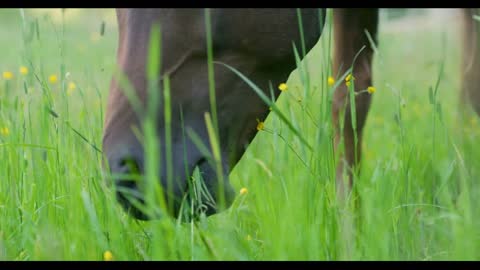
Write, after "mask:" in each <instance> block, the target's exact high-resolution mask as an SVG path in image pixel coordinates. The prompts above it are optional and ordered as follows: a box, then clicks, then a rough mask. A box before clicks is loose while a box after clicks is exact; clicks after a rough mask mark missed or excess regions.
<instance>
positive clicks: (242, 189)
mask: <svg viewBox="0 0 480 270" xmlns="http://www.w3.org/2000/svg"><path fill="white" fill-rule="evenodd" d="M247 193H248V189H247V188H241V189H240V195H245V194H247Z"/></svg>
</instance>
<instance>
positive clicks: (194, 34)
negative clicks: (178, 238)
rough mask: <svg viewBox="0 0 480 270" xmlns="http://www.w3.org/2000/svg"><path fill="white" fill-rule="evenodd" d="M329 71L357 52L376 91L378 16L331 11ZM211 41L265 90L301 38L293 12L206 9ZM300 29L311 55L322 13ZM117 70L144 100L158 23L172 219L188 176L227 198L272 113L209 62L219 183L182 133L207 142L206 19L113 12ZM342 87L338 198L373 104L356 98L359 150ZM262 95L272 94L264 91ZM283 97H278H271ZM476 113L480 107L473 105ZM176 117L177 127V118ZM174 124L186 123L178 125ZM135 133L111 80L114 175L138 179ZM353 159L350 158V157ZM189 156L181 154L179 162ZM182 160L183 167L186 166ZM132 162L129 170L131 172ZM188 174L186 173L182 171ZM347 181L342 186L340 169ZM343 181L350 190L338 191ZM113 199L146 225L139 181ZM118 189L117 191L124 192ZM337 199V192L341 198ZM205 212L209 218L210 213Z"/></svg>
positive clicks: (468, 20) (474, 49)
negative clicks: (168, 120)
mask: <svg viewBox="0 0 480 270" xmlns="http://www.w3.org/2000/svg"><path fill="white" fill-rule="evenodd" d="M473 13H474V11H473V10H464V11H463V18H464V30H465V40H464V41H465V50H464V56H465V57H464V63H463V67H464V76H465V80H463V81H464V82H465V84H464V86H463V91H462V93H463V95H462V96H464V97H467V96H469V97H470V100H478V101H480V91H477V89H476V88H477V87H478V86H477V83H476V80H475V79H476V78H477V76H478V74H480V73H479V72H480V61H478V59H477V58H478V53H479V49H478V44H477V43H476V42H477V28H476V27H477V26H476V24H475V21H474V20H473V18H472V15H473ZM333 15H334V16H333V19H334V64H333V72H334V74H343V73H345V72H346V71H347V69H348V68H350V67H351V66H352V63H353V61H354V57H355V55H356V54H357V53H359V51H361V49H362V47H364V46H365V48H364V50H362V51H361V53H360V54H359V55H358V58H357V59H356V61H355V63H354V66H353V77H354V78H355V84H354V85H355V91H357V92H358V91H361V90H364V89H366V88H367V87H368V86H371V85H372V69H371V66H372V58H373V49H372V47H371V42H370V41H369V39H368V38H367V35H366V32H368V33H370V35H371V37H372V39H373V42H375V43H376V42H377V38H376V36H377V24H378V9H334V11H333ZM210 16H211V17H210V18H211V34H212V39H211V42H212V45H213V56H214V60H215V61H218V62H223V63H226V64H228V65H230V66H232V67H234V68H236V69H237V70H239V71H240V72H241V73H243V74H245V75H246V76H247V77H248V78H249V79H250V80H252V81H253V82H255V83H256V84H257V85H258V86H260V87H261V88H262V89H269V87H268V86H269V83H272V84H273V85H278V84H279V83H281V82H284V81H285V80H286V79H287V78H288V75H289V74H290V72H291V71H292V70H293V69H294V68H295V67H296V65H295V57H294V52H293V49H292V42H294V43H295V44H296V45H297V48H300V44H301V35H300V31H299V25H298V14H297V10H295V9H225V10H223V9H212V10H211V13H210ZM301 18H302V25H303V31H304V42H305V48H306V50H307V51H308V50H310V49H311V48H312V47H313V46H314V45H315V43H316V42H317V41H318V39H319V38H320V34H321V29H322V28H323V24H324V18H325V10H316V9H302V10H301ZM117 19H118V27H119V43H118V55H117V60H118V66H119V69H120V70H121V72H123V74H125V75H126V77H127V78H128V80H129V81H130V82H131V84H132V85H133V87H134V89H135V91H136V94H137V95H138V96H139V98H140V100H141V102H144V103H145V102H146V99H147V79H146V75H145V73H146V62H147V51H148V44H149V39H150V33H151V28H152V25H154V24H156V23H159V24H160V25H161V30H162V32H161V36H162V40H161V55H162V59H161V61H162V63H161V70H160V74H158V77H159V79H162V78H163V76H164V75H165V74H166V73H168V74H169V76H170V80H171V89H172V90H171V102H172V127H171V128H172V144H171V149H172V158H173V160H172V165H173V172H172V174H173V175H172V176H173V180H174V181H173V186H169V187H168V188H166V187H167V186H168V185H169V183H168V181H167V175H166V172H165V170H162V172H159V179H160V181H161V185H162V186H163V187H164V190H171V192H166V193H165V195H166V197H167V198H168V199H169V200H167V204H168V206H169V209H170V213H171V214H173V215H177V214H178V211H179V207H180V202H181V200H182V197H183V196H184V195H185V191H186V189H187V179H189V177H190V175H191V174H192V171H193V169H194V168H195V167H196V166H198V167H199V168H200V170H201V173H202V174H203V178H204V180H205V183H206V186H207V188H208V190H209V192H210V193H211V194H212V195H213V198H214V199H215V200H217V199H218V198H219V196H220V194H218V192H217V190H218V188H217V187H218V185H219V184H222V185H223V186H224V187H225V194H224V195H225V197H226V199H227V204H228V203H230V202H231V201H232V199H233V195H234V194H233V192H232V189H231V186H230V184H229V182H228V180H227V179H228V178H227V177H226V176H227V175H228V173H229V171H230V169H231V168H232V167H233V166H235V164H236V163H237V162H238V160H239V159H240V158H241V156H242V154H243V153H244V151H245V145H247V144H248V143H249V142H250V141H251V140H252V139H253V137H254V136H255V134H256V131H257V130H256V122H255V119H257V118H258V119H264V118H265V117H266V116H267V114H268V113H269V110H268V106H267V105H265V103H264V102H263V101H262V100H261V99H260V98H259V97H258V96H257V94H255V93H254V92H253V91H251V89H249V88H250V87H249V86H248V85H247V84H246V83H245V82H244V81H243V80H242V79H241V78H239V77H238V76H237V75H236V74H234V73H233V72H232V71H230V70H228V69H227V68H225V67H224V66H221V65H215V68H214V74H215V78H214V79H215V91H216V101H217V109H218V112H219V113H218V130H219V138H220V152H221V155H222V158H223V159H222V160H223V164H222V165H223V166H222V168H223V172H222V173H223V175H225V177H223V179H225V181H224V183H219V180H218V178H217V176H216V172H215V169H214V167H213V163H212V162H209V161H208V160H207V158H206V156H204V154H202V152H201V151H199V150H198V148H197V146H196V145H195V143H194V142H193V141H192V140H191V139H190V138H185V139H184V136H183V135H182V134H183V131H182V130H183V128H185V127H188V128H191V129H192V130H194V131H195V132H196V133H197V134H198V137H199V138H200V139H201V141H202V142H203V143H204V144H205V145H209V137H208V131H207V128H206V126H205V119H204V112H208V111H210V103H209V90H208V89H209V81H208V64H207V47H206V44H207V38H206V30H205V29H206V28H205V12H204V10H202V9H178V10H177V9H119V10H117ZM347 93H348V92H347V86H346V85H345V84H344V83H342V84H340V85H339V86H338V88H337V89H336V90H335V94H334V101H333V119H334V122H335V127H336V129H335V132H336V134H335V135H336V136H335V145H336V146H338V144H339V142H340V138H341V137H342V136H343V138H344V143H345V154H344V156H343V157H341V159H340V161H339V164H338V166H337V186H338V190H339V191H340V193H339V194H344V192H346V191H349V190H350V188H351V185H352V180H351V179H352V177H351V174H352V168H356V165H357V164H358V163H359V161H360V156H361V147H360V146H361V140H362V130H363V127H364V124H365V120H366V117H367V113H368V110H369V107H370V102H371V95H369V94H367V93H364V94H359V95H356V100H355V105H356V108H355V109H356V117H357V119H356V123H357V127H356V130H357V137H358V144H357V147H356V149H355V144H354V134H353V130H354V129H353V128H352V124H351V123H352V121H351V119H350V117H351V114H350V106H349V104H348V103H349V101H348V100H349V99H348V98H347ZM265 94H266V95H270V94H269V93H268V92H266V93H265ZM278 94H279V91H275V95H276V96H275V98H276V97H277V96H278ZM473 105H474V108H475V110H476V111H477V112H479V113H480V102H476V103H474V104H473ZM343 108H346V111H345V113H344V114H342V115H344V116H345V119H344V120H345V121H344V123H345V126H344V129H343V134H340V127H339V120H340V119H339V116H340V115H341V114H340V111H341V110H343ZM163 112H164V110H163V109H159V110H158V114H159V115H158V118H157V119H161V121H160V120H159V122H158V130H157V134H159V135H158V140H159V142H160V143H159V145H160V146H159V149H158V153H159V157H160V160H161V164H160V167H161V168H166V166H167V164H166V162H165V160H166V158H165V157H166V154H165V152H166V148H167V147H166V145H165V144H163V142H165V138H164V134H165V131H164V129H165V125H164V122H163V119H164V115H163ZM180 118H182V120H183V122H182V121H180ZM180 123H183V125H184V127H182V126H181V124H180ZM135 126H136V127H140V126H141V117H139V116H138V115H136V113H135V112H134V110H133V108H132V106H131V104H130V102H129V101H128V99H127V98H126V96H125V95H124V91H122V89H121V87H120V84H119V83H118V82H117V80H116V79H113V80H112V83H111V88H110V96H109V101H108V108H107V115H106V119H105V129H104V137H103V148H104V152H105V153H106V157H107V159H108V163H109V166H110V170H111V172H113V173H117V174H118V173H127V174H128V173H132V172H133V171H132V170H133V169H132V166H130V165H131V164H132V163H133V165H134V167H136V168H137V169H138V172H139V173H140V174H143V173H144V149H143V148H142V143H141V142H140V141H139V140H138V138H137V136H135V134H134V131H133V130H134V129H132V127H135ZM355 152H356V154H355ZM184 154H186V157H185V156H184ZM185 163H186V164H185ZM129 164H130V165H129ZM185 167H186V170H185ZM344 171H347V172H348V174H347V175H348V176H347V178H346V179H345V180H346V181H344V180H343V177H342V172H344ZM344 183H347V187H344ZM115 184H116V186H117V188H118V189H117V199H118V200H119V201H120V203H121V204H122V205H123V207H124V208H125V209H127V210H128V211H130V213H131V214H132V215H134V216H135V217H137V218H142V219H145V218H148V217H147V216H146V215H145V213H143V212H142V211H140V210H139V209H138V208H137V207H134V206H133V205H132V203H131V201H130V200H129V199H128V198H127V197H128V194H127V193H128V192H126V191H125V190H127V191H132V192H134V193H135V194H137V195H135V197H136V198H137V199H138V200H139V201H140V202H141V203H143V202H144V199H143V196H144V195H143V194H144V190H143V187H142V183H141V182H140V183H139V182H136V181H134V180H120V179H117V180H116V181H115ZM122 190H123V191H122ZM342 196H343V195H342ZM216 210H217V209H216V208H215V207H214V206H209V207H208V209H207V215H209V214H213V213H215V212H216Z"/></svg>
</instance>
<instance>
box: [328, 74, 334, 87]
mask: <svg viewBox="0 0 480 270" xmlns="http://www.w3.org/2000/svg"><path fill="white" fill-rule="evenodd" d="M327 83H328V86H333V85H334V84H335V79H334V78H333V77H332V76H328V79H327Z"/></svg>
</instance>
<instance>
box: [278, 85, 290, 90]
mask: <svg viewBox="0 0 480 270" xmlns="http://www.w3.org/2000/svg"><path fill="white" fill-rule="evenodd" d="M278 89H279V90H280V91H287V89H288V86H287V84H286V83H281V84H280V85H279V86H278Z"/></svg>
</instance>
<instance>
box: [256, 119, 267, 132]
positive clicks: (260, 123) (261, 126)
mask: <svg viewBox="0 0 480 270" xmlns="http://www.w3.org/2000/svg"><path fill="white" fill-rule="evenodd" d="M257 122H258V124H257V130H258V131H260V130H264V129H265V123H263V122H262V121H260V120H258V119H257Z"/></svg>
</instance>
